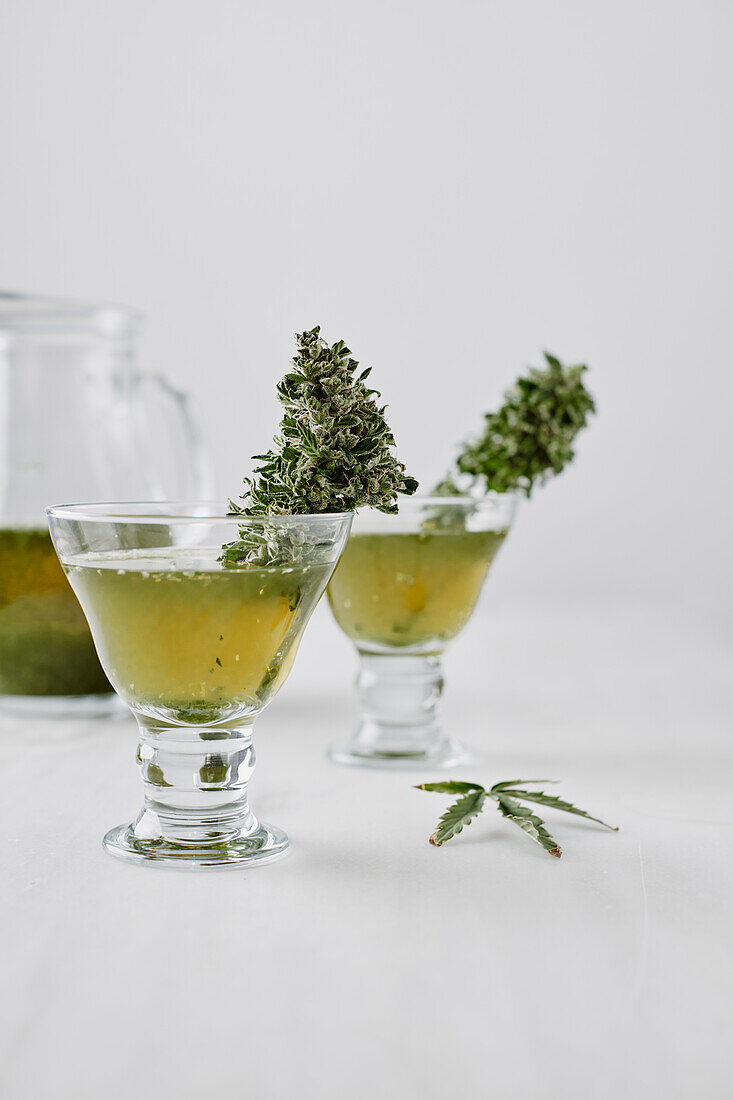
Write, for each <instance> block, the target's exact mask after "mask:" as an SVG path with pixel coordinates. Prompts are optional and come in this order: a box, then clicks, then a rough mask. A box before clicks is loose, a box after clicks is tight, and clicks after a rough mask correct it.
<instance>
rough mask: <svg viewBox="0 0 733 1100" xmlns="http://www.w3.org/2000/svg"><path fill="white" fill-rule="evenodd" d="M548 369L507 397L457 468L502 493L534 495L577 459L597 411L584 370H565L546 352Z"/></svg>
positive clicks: (534, 372)
mask: <svg viewBox="0 0 733 1100" xmlns="http://www.w3.org/2000/svg"><path fill="white" fill-rule="evenodd" d="M545 359H546V360H547V367H546V368H545V369H543V370H536V369H531V370H530V371H529V373H528V374H527V375H526V376H525V377H522V378H519V379H517V381H516V383H515V384H514V386H513V387H512V389H510V390H509V391H508V392H507V393H506V394H505V403H504V405H502V407H501V408H500V409H499V411H498V412H495V413H487V415H486V425H485V427H484V431H483V433H482V435H481V436H480V437H479V438H478V439H477V440H476V441H475V442H473V443H470V444H468V445H467V446H466V448H465V449H464V451H463V452H462V453H461V454H460V455H459V457H458V460H457V463H456V465H457V468H458V470H459V471H460V473H462V474H469V475H471V476H472V477H474V478H480V479H482V480H483V481H484V483H485V485H484V487H485V488H486V489H487V490H491V491H493V492H497V493H505V492H507V491H508V490H511V489H521V490H523V491H524V492H525V493H526V494H527V496H529V495H530V493H531V492H532V489H533V487H534V485H535V484H536V483H541V482H542V481H544V480H545V479H546V478H547V477H549V476H551V475H552V474H559V473H560V471H561V470H562V469H563V468H564V467H565V466H567V465H568V463H569V462H572V460H573V458H574V451H573V442H574V440H575V436H576V435H577V434H578V432H579V431H580V429H581V428H583V427H585V424H586V422H587V419H588V416H589V414H590V413H592V412H595V404H594V402H593V398H592V397H591V395H590V394H589V393H588V391H587V389H586V388H585V386H584V384H583V374H584V373H585V371H586V370H587V367H585V366H581V365H579V366H573V367H563V365H562V364H561V363H560V361H559V360H558V359H555V358H554V356H552V355H548V353H547V352H545Z"/></svg>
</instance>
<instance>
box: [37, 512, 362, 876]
mask: <svg viewBox="0 0 733 1100" xmlns="http://www.w3.org/2000/svg"><path fill="white" fill-rule="evenodd" d="M48 516H49V525H50V528H51V534H52V537H53V540H54V545H55V547H56V551H57V553H58V556H59V559H60V561H61V563H62V565H63V567H64V570H65V572H66V575H67V576H68V578H69V581H70V582H71V585H72V587H73V589H74V591H75V593H76V595H77V597H78V599H79V602H80V603H81V605H82V608H83V610H84V613H85V614H86V617H87V619H88V621H89V625H90V627H91V631H92V636H93V638H94V643H95V645H96V647H97V652H98V654H99V659H100V661H101V663H102V666H103V668H104V670H105V672H106V674H107V676H108V677H109V679H110V682H111V683H112V685H113V686H114V688H115V690H116V691H117V693H118V694H119V695H120V696H121V698H122V699H123V700H124V702H126V703H127V705H128V706H129V707H130V710H131V711H132V713H133V714H134V716H135V718H136V720H137V723H138V727H139V732H140V742H139V746H138V751H137V761H138V765H139V767H140V773H141V776H142V780H143V785H144V791H145V796H144V804H143V808H142V811H141V813H140V815H139V817H138V818H137V820H136V821H135V822H133V823H132V824H129V825H121V826H119V827H118V828H116V829H112V830H111V831H110V832H108V833H107V835H106V836H105V838H104V846H105V848H106V849H107V851H108V852H110V853H111V854H112V855H115V856H118V857H120V858H122V859H125V860H128V861H130V862H135V863H145V862H148V861H153V862H157V863H160V862H163V863H169V864H177V865H179V866H184V867H226V866H233V865H241V864H250V863H254V862H256V861H257V862H261V863H264V862H266V861H270V860H273V859H276V858H277V857H278V856H280V855H282V854H283V853H284V852H285V849H286V848H287V846H288V839H287V837H286V835H285V833H284V832H283V831H282V830H281V829H278V828H276V827H275V826H272V825H265V824H263V823H261V822H259V821H258V820H257V818H256V817H255V816H254V814H253V813H252V811H251V810H250V808H249V803H248V800H247V785H248V783H249V779H250V776H251V774H252V771H253V768H254V765H255V753H254V748H253V746H252V725H253V722H254V720H255V718H256V717H257V715H258V714H260V713H261V711H262V710H263V709H264V707H266V706H267V704H268V703H269V702H270V701H271V700H272V698H273V697H274V696H275V694H276V692H277V691H278V689H279V687H280V686H281V684H282V683H283V682H284V680H285V679H286V677H287V675H288V672H289V670H290V666H291V664H292V662H293V658H294V657H295V653H296V650H297V648H298V643H299V641H300V638H301V635H302V632H303V629H304V627H305V625H306V623H307V622H308V619H309V618H310V616H311V613H312V611H313V609H314V607H315V606H316V604H317V603H318V600H319V598H320V596H321V594H322V593H323V591H324V589H325V587H326V585H327V583H328V580H329V577H330V576H331V573H332V572H333V569H334V566H335V564H336V562H337V561H338V557H339V554H340V553H341V550H342V549H343V546H344V543H345V541H346V538H347V535H348V531H349V527H350V524H351V518H352V514H351V513H350V512H346V513H339V514H326V515H315V516H267V517H257V518H252V517H246V516H231V515H227V507H226V505H224V504H214V505H210V504H198V503H195V504H192V503H190V502H189V503H183V504H178V503H160V502H155V503H150V504H147V503H146V504H88V505H70V506H59V507H55V508H50V509H49V510H48ZM265 521H266V522H265ZM242 528H245V529H248V530H250V531H251V532H252V533H253V535H254V534H260V535H261V534H262V532H263V530H264V531H265V534H266V535H269V537H271V538H273V537H274V540H275V542H276V543H277V544H278V545H279V546H282V545H283V544H286V545H288V546H290V547H291V548H292V550H291V553H290V554H289V556H290V557H292V559H293V560H289V561H288V562H287V564H282V565H280V564H278V565H274V566H266V567H260V566H256V565H247V566H236V567H231V566H227V567H225V566H224V565H222V564H221V563H220V562H219V560H218V559H219V556H220V554H221V550H222V545H224V544H226V543H231V542H234V541H236V540H237V539H238V537H239V534H238V533H239V531H240V530H241V529H242Z"/></svg>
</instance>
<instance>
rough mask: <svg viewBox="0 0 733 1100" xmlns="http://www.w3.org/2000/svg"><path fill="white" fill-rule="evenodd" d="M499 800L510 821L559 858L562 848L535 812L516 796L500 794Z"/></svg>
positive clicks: (501, 808) (504, 813) (502, 810)
mask: <svg viewBox="0 0 733 1100" xmlns="http://www.w3.org/2000/svg"><path fill="white" fill-rule="evenodd" d="M497 802H498V804H499V811H500V813H501V814H502V815H503V816H504V817H506V818H507V819H508V820H509V821H513V822H514V824H515V825H518V826H519V828H520V829H522V830H523V831H524V832H525V833H527V835H528V836H530V837H531V838H532V840H536V841H537V843H538V844H541V845H542V847H543V848H544V849H545V851H546V852H549V853H550V855H551V856H557V857H558V859H559V858H560V856H561V855H562V850H561V849H560V846H559V845H558V844H557V842H556V841H555V840H553V838H552V837H551V836H550V834H549V833H548V831H547V829H546V828H545V823H544V821H543V820H542V819H541V818H539V817H538V816H537V814H535V813H533V812H532V811H531V810H530V809H529V808H528V807H526V806H522V805H521V804H520V803H519V802H517V801H516V799H514V798H509V797H507V796H506V795H503V794H501V795H498V796H497Z"/></svg>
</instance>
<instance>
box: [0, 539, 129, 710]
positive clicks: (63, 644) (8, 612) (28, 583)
mask: <svg viewBox="0 0 733 1100" xmlns="http://www.w3.org/2000/svg"><path fill="white" fill-rule="evenodd" d="M111 691H112V686H111V685H110V683H109V681H108V679H107V677H106V676H105V674H104V672H103V670H102V666H101V664H100V663H99V658H98V657H97V654H96V651H95V649H94V642H93V641H92V636H91V633H90V631H89V627H88V625H87V621H86V619H85V618H84V613H83V611H82V609H81V608H80V607H79V603H78V601H77V599H76V596H75V595H74V593H73V592H72V590H71V588H70V586H69V582H68V581H67V579H66V577H65V576H64V571H63V569H62V568H61V565H60V564H59V560H58V558H57V557H56V551H55V550H54V548H53V543H52V542H51V536H50V535H49V533H48V531H44V530H42V529H30V528H29V529H24V528H15V529H6V530H0V694H2V695H99V694H104V693H109V692H111Z"/></svg>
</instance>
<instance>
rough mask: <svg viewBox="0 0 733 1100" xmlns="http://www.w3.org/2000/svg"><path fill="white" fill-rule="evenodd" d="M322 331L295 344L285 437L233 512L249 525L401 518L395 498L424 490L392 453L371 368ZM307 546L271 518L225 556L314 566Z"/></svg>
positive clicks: (245, 533) (227, 561)
mask: <svg viewBox="0 0 733 1100" xmlns="http://www.w3.org/2000/svg"><path fill="white" fill-rule="evenodd" d="M320 331H321V330H320V326H318V325H317V326H316V327H315V328H313V329H311V330H310V331H308V332H301V333H300V334H298V335H297V336H296V338H295V339H296V345H297V351H296V354H295V356H294V358H293V360H292V370H291V371H290V372H289V373H288V374H286V375H285V377H284V378H283V380H282V381H281V382H280V384H279V385H278V387H277V395H278V400H279V401H280V404H281V405H282V406H283V409H284V416H283V418H282V421H281V424H280V434H279V435H277V436H276V437H275V439H274V441H273V446H272V448H271V449H270V450H269V451H267V452H266V454H262V455H255V456H254V457H255V458H256V459H258V460H259V461H260V465H259V466H258V467H257V468H256V469H255V473H254V477H251V478H245V493H244V495H243V497H242V498H241V499H242V504H237V503H232V505H231V508H232V512H233V513H235V514H240V515H246V516H263V517H267V516H277V515H313V514H321V513H324V512H348V511H353V510H354V509H356V508H361V507H367V506H369V507H372V508H377V509H379V510H380V511H382V512H396V511H397V495H398V494H399V493H404V494H406V495H408V496H409V495H410V494H412V493H414V492H415V490H416V489H417V482H416V481H415V479H414V478H412V477H408V476H407V475H406V473H405V467H404V464H403V463H401V462H398V461H397V459H396V458H395V457H394V455H393V454H392V448H393V447H394V443H395V441H394V436H393V435H392V432H391V430H390V428H389V425H388V424H387V421H386V419H385V416H384V413H385V406H379V405H378V404H377V400H376V399H377V398H378V397H379V396H380V395H379V393H378V392H377V390H373V389H369V388H367V386H366V385H365V382H366V379H367V377H368V376H369V373H370V371H371V367H368V368H367V369H366V370H363V371H361V373H360V374H359V375H358V376H355V372H356V369H357V367H358V366H359V364H358V363H357V361H356V360H355V359H352V358H351V352H350V350H349V348H347V346H346V344H345V343H344V342H343V340H338V341H337V342H336V343H335V344H332V345H331V346H330V347H329V345H328V344H327V343H326V342H325V341H324V340H322V339H321V336H320ZM307 542H308V537H307V535H305V534H302V535H301V536H300V541H299V535H298V529H297V528H288V529H287V530H286V529H285V528H283V527H282V526H280V527H278V526H277V525H276V524H274V523H272V522H268V521H267V519H263V521H262V523H261V524H254V525H253V524H248V525H246V526H244V525H243V526H242V527H241V528H240V537H239V539H238V540H237V541H236V542H233V543H230V544H229V545H228V546H225V547H224V551H223V554H222V558H221V560H222V561H223V563H224V565H234V566H236V565H242V564H253V563H256V564H268V565H277V564H281V563H283V562H286V561H288V560H290V561H293V560H299V561H302V560H306V559H307Z"/></svg>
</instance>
